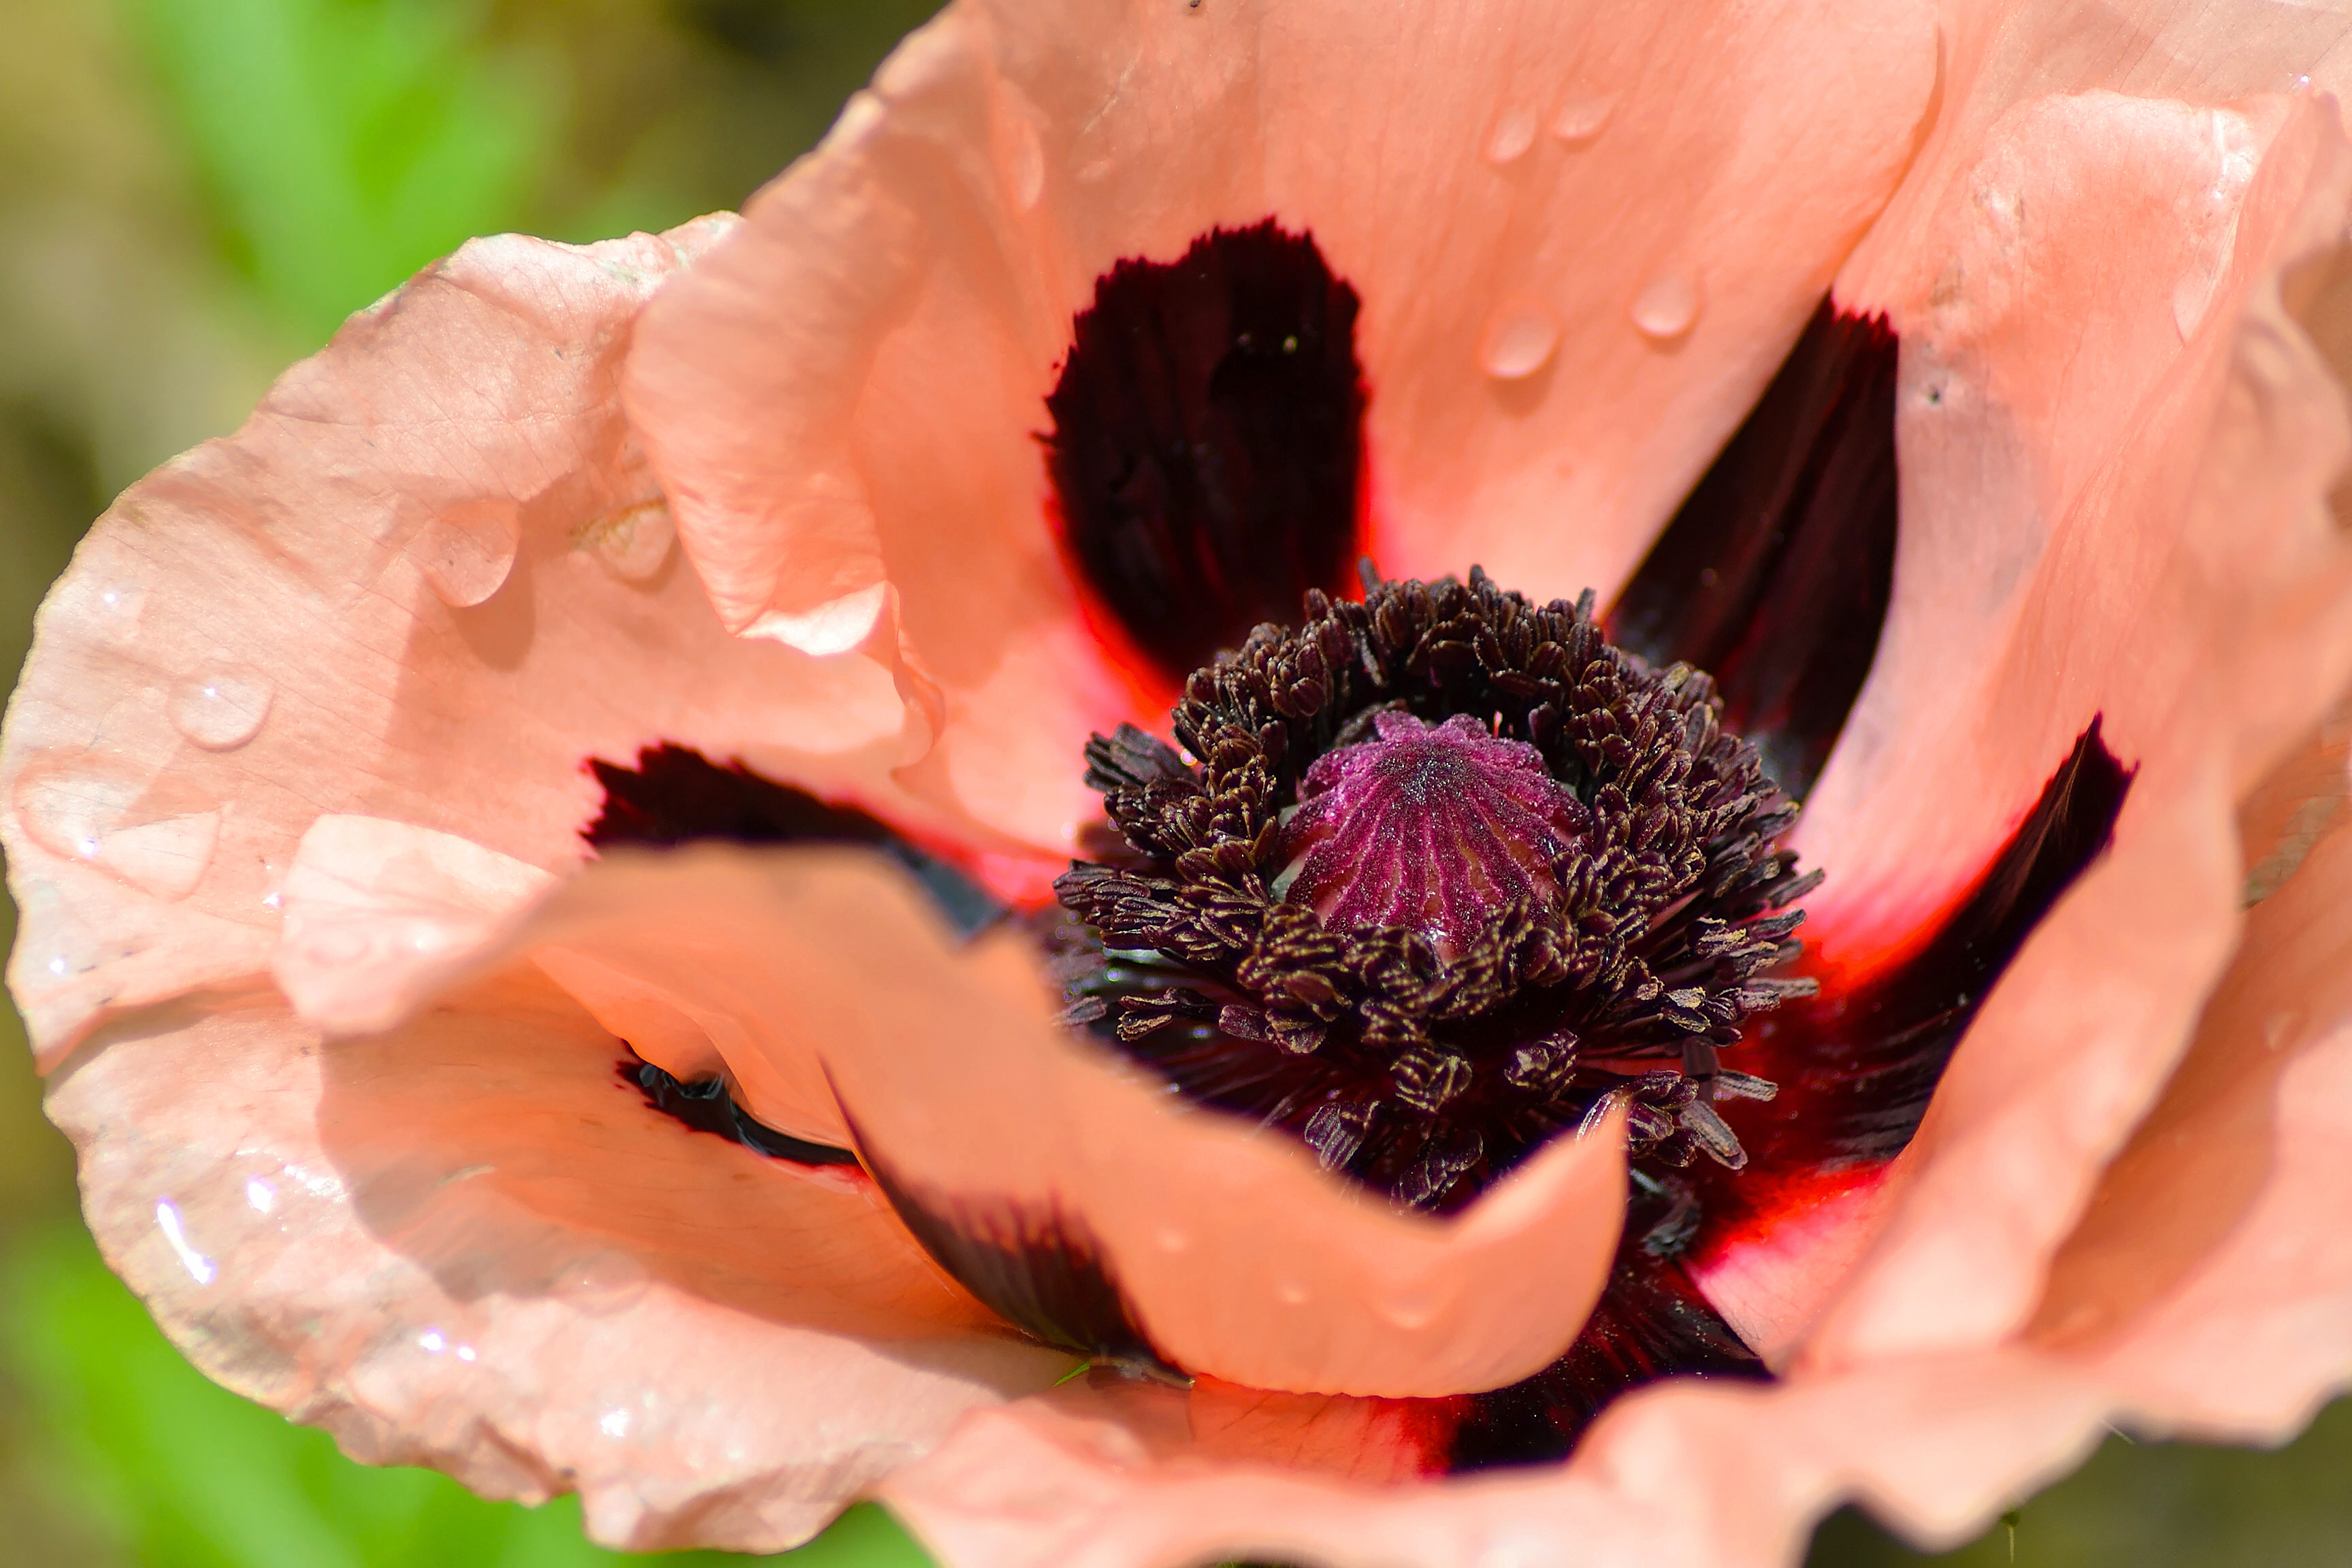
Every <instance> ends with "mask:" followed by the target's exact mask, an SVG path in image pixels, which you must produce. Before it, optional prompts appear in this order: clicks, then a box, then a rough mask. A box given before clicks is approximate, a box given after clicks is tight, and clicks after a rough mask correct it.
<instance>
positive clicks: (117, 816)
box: [14, 754, 220, 899]
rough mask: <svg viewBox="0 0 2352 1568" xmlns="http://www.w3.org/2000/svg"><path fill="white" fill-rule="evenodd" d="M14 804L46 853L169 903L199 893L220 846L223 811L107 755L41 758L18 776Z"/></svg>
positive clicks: (180, 787)
mask: <svg viewBox="0 0 2352 1568" xmlns="http://www.w3.org/2000/svg"><path fill="white" fill-rule="evenodd" d="M14 804H15V805H16V820H17V821H18V822H19V823H20V824H22V825H23V826H24V829H25V832H26V836H27V837H30V838H31V839H32V840H33V842H35V843H36V844H38V845H40V846H41V847H43V848H44V849H47V850H48V851H49V852H50V853H51V854H53V855H57V856H59V857H62V858H66V859H68V860H79V861H82V862H84V863H85V864H89V865H95V866H98V867H100V868H103V869H105V870H107V871H110V872H111V873H113V874H114V875H115V876H117V877H119V878H121V879H122V880H123V881H125V882H128V883H130V884H131V886H132V887H134V888H137V889H141V890H142V891H143V892H148V893H152V894H153V895H155V896H156V897H157V898H161V899H184V898H185V897H187V896H188V894H190V893H191V892H194V890H195V887H196V884H197V883H198V882H200V881H202V880H203V879H204V875H205V869H206V868H208V867H209V866H211V864H212V858H213V851H214V849H215V847H216V846H217V845H218V844H219V841H220V811H219V809H218V808H217V807H216V806H215V805H213V804H212V803H211V802H210V801H209V800H207V799H205V798H204V797H203V796H200V795H196V794H195V793H194V791H193V790H191V789H189V788H188V787H187V786H186V785H184V784H177V783H175V782H173V781H172V780H169V779H164V778H158V777H155V776H152V775H150V774H145V773H141V772H140V771H139V770H137V769H134V768H131V767H130V766H129V765H127V764H125V763H119V762H114V761H111V760H110V759H107V758H104V757H99V756H92V755H89V754H81V755H74V756H66V757H50V758H41V759H37V760H36V761H35V762H34V763H32V764H30V765H29V766H27V767H26V769H25V771H24V772H23V773H20V774H18V775H17V778H16V798H15V803H14Z"/></svg>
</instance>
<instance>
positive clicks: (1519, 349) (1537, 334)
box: [1478, 306, 1559, 381]
mask: <svg viewBox="0 0 2352 1568" xmlns="http://www.w3.org/2000/svg"><path fill="white" fill-rule="evenodd" d="M1558 347H1559V322H1558V321H1554V320H1553V319H1552V316H1551V314H1550V312H1549V311H1547V310H1537V309H1534V308H1532V307H1526V306H1521V307H1515V308H1512V309H1507V310H1501V311H1499V312H1497V313H1496V316H1495V319H1494V320H1493V321H1490V322H1488V323H1487V326H1486V338H1485V339H1484V340H1483V341H1482V342H1480V343H1479V345H1478V363H1479V365H1480V366H1481V367H1482V368H1483V369H1484V370H1485V371H1486V374H1488V375H1491V376H1494V377H1495V378H1496V379H1497V380H1499V381H1517V380H1519V379H1521V378H1522V377H1525V376H1530V375H1533V374H1535V373H1536V372H1538V371H1539V370H1541V369H1542V368H1543V367H1544V365H1545V364H1546V363H1548V362H1549V360H1550V359H1551V355H1552V351H1553V350H1554V349H1556V348H1558Z"/></svg>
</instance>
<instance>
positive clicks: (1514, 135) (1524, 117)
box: [1486, 106, 1536, 168]
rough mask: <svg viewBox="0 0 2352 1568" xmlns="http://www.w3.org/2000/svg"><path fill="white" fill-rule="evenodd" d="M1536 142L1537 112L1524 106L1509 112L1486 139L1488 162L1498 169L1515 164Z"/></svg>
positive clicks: (1496, 122)
mask: <svg viewBox="0 0 2352 1568" xmlns="http://www.w3.org/2000/svg"><path fill="white" fill-rule="evenodd" d="M1535 141H1536V111H1535V110H1532V109H1528V108H1526V107H1524V106H1523V107H1521V108H1518V109H1513V110H1507V111H1505V113H1504V115H1503V117H1502V118H1501V119H1500V120H1497V121H1495V129H1494V131H1493V132H1492V133H1491V134H1490V135H1488V136H1487V138H1486V162H1488V163H1492V164H1494V165H1496V167H1497V168H1499V167H1501V166H1502V165H1503V164H1505V163H1515V162H1517V160H1518V158H1519V157H1520V156H1521V155H1522V154H1523V153H1526V152H1527V150H1528V148H1530V147H1532V146H1534V145H1535Z"/></svg>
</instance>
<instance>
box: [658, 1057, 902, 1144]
mask: <svg viewBox="0 0 2352 1568" xmlns="http://www.w3.org/2000/svg"><path fill="white" fill-rule="evenodd" d="M617 1070H618V1071H619V1073H620V1076H621V1081H622V1082H624V1083H625V1084H627V1085H628V1086H629V1087H630V1088H632V1089H635V1090H636V1091H637V1092H638V1093H639V1094H642V1095H643V1096H645V1100H646V1104H647V1105H649V1106H651V1107H653V1109H655V1110H658V1111H660V1112H661V1113H662V1114H663V1115H665V1116H667V1117H671V1118H673V1119H675V1120H677V1121H683V1122H685V1123H686V1124H687V1125H688V1127H691V1128H692V1129H694V1130H695V1131H697V1132H709V1133H712V1134H715V1135H716V1136H718V1137H720V1138H724V1139H726V1140H727V1141H728V1142H730V1143H740V1144H742V1145H743V1147H745V1148H746V1149H749V1150H751V1152H753V1153H755V1154H765V1155H767V1156H769V1157H770V1158H771V1159H776V1160H789V1161H791V1162H792V1163H794V1164H796V1165H855V1164H856V1163H857V1156H856V1155H855V1154H853V1153H851V1152H849V1151H848V1150H846V1149H836V1148H835V1147H834V1146H833V1145H832V1144H830V1143H817V1142H811V1141H810V1140H808V1139H806V1138H795V1137H793V1135H792V1134H791V1133H789V1132H779V1131H776V1130H775V1129H774V1128H772V1127H771V1126H769V1125H768V1124H767V1123H766V1122H764V1121H757V1120H755V1119H754V1118H753V1117H752V1116H751V1112H749V1111H747V1110H744V1109H743V1108H742V1107H741V1106H740V1105H738V1104H736V1103H735V1097H734V1096H733V1095H731V1094H730V1093H728V1092H727V1080H726V1079H718V1078H705V1079H693V1080H692V1081H690V1082H689V1081H688V1080H686V1079H677V1078H673V1077H672V1076H670V1075H669V1074H668V1073H667V1072H664V1071H663V1070H662V1069H661V1068H657V1067H656V1066H654V1064H653V1063H651V1062H649V1061H644V1060H641V1059H640V1058H638V1057H637V1056H636V1054H635V1052H632V1053H630V1054H629V1055H628V1056H625V1057H624V1058H621V1061H620V1064H619V1068H618V1069H617Z"/></svg>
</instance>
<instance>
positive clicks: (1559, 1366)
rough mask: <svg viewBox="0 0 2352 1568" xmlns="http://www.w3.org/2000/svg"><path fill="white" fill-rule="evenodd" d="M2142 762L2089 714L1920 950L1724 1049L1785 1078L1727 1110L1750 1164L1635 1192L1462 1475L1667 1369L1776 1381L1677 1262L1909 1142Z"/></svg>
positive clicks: (1490, 1417)
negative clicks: (1553, 1358) (1981, 1012)
mask: <svg viewBox="0 0 2352 1568" xmlns="http://www.w3.org/2000/svg"><path fill="white" fill-rule="evenodd" d="M2133 772H2134V770H2132V769H2130V768H2126V766H2124V764H2123V763H2121V762H2119V761H2117V760H2116V755H2115V753H2114V752H2110V751H2108V750H2107V748H2106V744H2105V742H2104V741H2102V740H2101V739H2100V736H2099V721H2098V720H2097V719H2093V720H2092V721H2091V724H2090V727H2089V728H2088V729H2086V730H2084V731H2083V733H2082V735H2081V737H2080V738H2078V739H2077V740H2076V741H2075V742H2074V749H2073V751H2072V752H2069V753H2068V755H2067V757H2066V760H2065V761H2064V762H2063V763H2061V764H2060V765H2059V767H2058V770H2057V772H2056V773H2053V774H2052V775H2051V778H2050V781H2049V783H2048V784H2044V785H2043V786H2042V794H2041V796H2040V798H2039V799H2038V800H2036V801H2035V803H2034V805H2033V809H2032V811H2030V812H2028V813H2027V814H2026V816H2025V820H2024V821H2023V822H2021V823H2020V824H2019V825H2018V826H2017V829H2016V831H2015V832H2013V833H2011V835H2010V837H2009V842H2008V843H2007V844H2006V845H2004V846H2003V847H2002V848H2001V851H2000V854H1999V855H1998V856H1997V857H1995V858H1994V860H1993V863H1992V865H1991V867H1990V868H1988V869H1987V870H1986V872H1985V873H1984V875H1983V876H1982V877H1980V878H1979V879H1978V881H1977V883H1976V885H1975V887H1974V888H1973V889H1970V891H1969V894H1968V896H1967V897H1966V898H1965V899H1963V900H1961V902H1960V904H1959V905H1958V908H1956V909H1955V910H1953V911H1952V913H1951V914H1950V915H1949V916H1948V917H1947V918H1946V919H1945V920H1944V921H1942V923H1941V924H1940V925H1939V926H1938V927H1937V930H1936V931H1935V933H1934V934H1933V935H1932V936H1930V937H1929V938H1928V939H1927V942H1925V943H1924V944H1922V945H1921V946H1920V947H1919V948H1918V949H1917V950H1916V952H1914V953H1913V954H1912V955H1911V956H1910V957H1908V958H1906V959H1905V960H1904V961H1903V962H1902V963H1899V964H1897V965H1896V966H1895V967H1894V968H1892V969H1891V970H1889V971H1887V972H1885V973H1883V974H1880V975H1878V976H1876V977H1875V978H1873V979H1871V980H1869V981H1866V982H1865V983H1864V984H1863V985H1861V986H1860V987H1859V988H1858V989H1853V990H1847V991H1844V992H1843V994H1842V993H1841V992H1840V990H1839V989H1838V988H1837V987H1836V986H1835V985H1834V984H1824V985H1823V987H1822V994H1821V995H1820V996H1819V997H1818V998H1815V999H1811V1000H1805V1001H1797V1002H1790V1003H1787V1004H1784V1005H1782V1006H1781V1007H1780V1008H1779V1009H1778V1010H1777V1011H1774V1012H1770V1013H1767V1014H1765V1015H1763V1016H1762V1017H1761V1018H1760V1019H1759V1020H1758V1026H1757V1027H1756V1029H1755V1032H1754V1034H1753V1035H1752V1036H1751V1037H1750V1038H1749V1039H1748V1040H1747V1041H1744V1042H1742V1043H1741V1044H1740V1045H1738V1046H1737V1047H1732V1048H1731V1049H1729V1050H1728V1051H1727V1052H1726V1053H1725V1064H1726V1065H1727V1066H1730V1067H1736V1068H1738V1069H1739V1070H1740V1071H1742V1072H1748V1073H1754V1074H1757V1075H1759V1076H1760V1077H1763V1078H1768V1079H1772V1080H1773V1081H1774V1082H1776V1083H1778V1084H1779V1085H1780V1094H1779V1096H1778V1097H1777V1098H1776V1099H1774V1100H1770V1101H1769V1102H1763V1103H1759V1102H1757V1101H1753V1100H1739V1101H1730V1102H1727V1103H1724V1104H1722V1105H1720V1106H1719V1107H1718V1109H1719V1110H1721V1111H1722V1113H1723V1117H1724V1120H1725V1121H1728V1122H1730V1123H1731V1125H1732V1128H1733V1130H1734V1131H1737V1132H1738V1134H1739V1140H1740V1142H1741V1143H1742V1144H1744V1145H1745V1146H1746V1148H1747V1150H1748V1168H1747V1169H1746V1170H1745V1171H1739V1172H1733V1171H1727V1170H1723V1169H1721V1168H1720V1167H1717V1166H1715V1165H1712V1164H1709V1163H1706V1162H1700V1163H1697V1164H1695V1165H1694V1166H1692V1167H1691V1168H1690V1169H1689V1170H1688V1171H1685V1172H1683V1173H1679V1175H1677V1176H1676V1177H1675V1178H1673V1181H1675V1182H1676V1183H1680V1184H1686V1185H1685V1187H1684V1189H1683V1190H1684V1194H1685V1195H1684V1197H1683V1199H1682V1201H1681V1203H1680V1204H1676V1203H1674V1202H1671V1201H1668V1200H1666V1199H1665V1198H1664V1197H1662V1196H1654V1197H1652V1198H1649V1199H1643V1198H1639V1197H1637V1198H1636V1200H1635V1202H1634V1203H1633V1205H1631V1206H1630V1208H1629V1210H1628V1213H1627V1217H1626V1230H1625V1234H1626V1241H1625V1244H1624V1245H1623V1247H1621V1248H1620V1251H1619V1254H1618V1261H1617V1269H1616V1272H1615V1273H1614V1274H1613V1275H1612V1277H1611V1279H1610V1283H1609V1286H1608V1289H1606V1290H1605V1291H1604V1292H1603V1294H1602V1296H1601V1304H1600V1305H1599V1306H1598V1307H1597V1308H1596V1309H1595V1310H1594V1311H1593V1315H1592V1320H1591V1322H1590V1323H1588V1324H1587V1325H1586V1327H1585V1331H1584V1332H1583V1334H1582V1335H1580V1337H1579V1338H1578V1340H1577V1342H1576V1344H1575V1346H1574V1347H1573V1348H1572V1349H1571V1350H1570V1352H1569V1353H1568V1354H1567V1355H1566V1356H1564V1357H1563V1358H1561V1359H1560V1360H1559V1362H1557V1363H1554V1364H1553V1365H1552V1366H1550V1367H1549V1368H1547V1369H1545V1370H1544V1371H1543V1372H1541V1373H1537V1374H1536V1375H1535V1376H1534V1377H1532V1378H1529V1379H1528V1380H1527V1381H1526V1382H1524V1383H1519V1384H1513V1385H1512V1386H1511V1387H1509V1388H1505V1389H1498V1390H1496V1391H1495V1392H1494V1393H1491V1394H1475V1395H1472V1396H1471V1397H1469V1398H1468V1399H1467V1400H1465V1402H1464V1405H1463V1415H1462V1418H1461V1425H1460V1426H1459V1427H1458V1428H1457V1429H1456V1431H1455V1434H1454V1442H1453V1446H1452V1450H1451V1454H1450V1460H1451V1463H1452V1464H1453V1466H1454V1468H1463V1469H1475V1468H1485V1467H1489V1466H1495V1465H1510V1464H1533V1463H1540V1462H1543V1461H1546V1460H1551V1459H1557V1458H1561V1457H1563V1456H1564V1455H1566V1454H1567V1452H1568V1451H1569V1449H1570V1447H1573V1445H1574V1443H1575V1441H1576V1438H1577V1437H1578V1436H1579V1435H1580V1434H1581V1432H1582V1431H1583V1429H1584V1427H1585V1426H1587V1425H1589V1424H1590V1423H1591V1419H1592V1417H1593V1416H1595V1415H1599V1414H1600V1412H1601V1410H1602V1409H1604V1408H1606V1407H1607V1406H1608V1405H1609V1404H1610V1403H1611V1401H1612V1400H1613V1399H1615V1398H1616V1397H1617V1396H1618V1395H1620V1394H1626V1393H1630V1392H1631V1391H1633V1389H1636V1388H1639V1387H1641V1386H1643V1384H1649V1383H1653V1382H1655V1381H1656V1380H1657V1379H1659V1378H1662V1377H1667V1376H1675V1375H1696V1376H1701V1377H1742V1378H1758V1377H1763V1376H1765V1375H1767V1373H1766V1372H1765V1370H1764V1367H1763V1365H1762V1363H1760V1362H1759V1361H1758V1360H1757V1359H1756V1358H1755V1357H1754V1356H1753V1355H1752V1354H1749V1353H1748V1350H1747V1348H1746V1347H1745V1346H1744V1345H1742V1344H1741V1343H1740V1342H1739V1339H1738V1336H1737V1335H1736V1334H1734V1333H1733V1332H1732V1331H1731V1330H1730V1328H1729V1326H1728V1325H1727V1324H1726V1323H1725V1322H1724V1321H1723V1320H1722V1319H1721V1318H1720V1317H1718V1316H1717V1314H1716V1312H1715V1310H1714V1309H1713V1308H1712V1307H1710V1306H1708V1305H1707V1303H1706V1299H1705V1298H1704V1297H1703V1296H1701V1295H1700V1294H1699V1293H1698V1290H1697V1289H1696V1287H1695V1286H1694V1285H1693V1284H1692V1283H1691V1280H1690V1278H1689V1275H1688V1274H1687V1272H1686V1271H1685V1268H1684V1267H1683V1263H1682V1261H1681V1259H1682V1258H1684V1257H1685V1256H1693V1255H1704V1253H1705V1252H1706V1248H1707V1247H1708V1246H1709V1245H1710V1243H1711V1242H1713V1241H1716V1240H1718V1239H1720V1238H1721V1237H1722V1236H1723V1235H1724V1234H1725V1233H1726V1232H1727V1229H1728V1228H1729V1227H1731V1226H1736V1225H1738V1223H1740V1222H1741V1221H1743V1220H1747V1219H1749V1218H1752V1217H1754V1216H1756V1215H1759V1214H1762V1213H1767V1212H1769V1211H1770V1209H1771V1208H1772V1207H1773V1206H1774V1205H1775V1204H1776V1202H1779V1201H1784V1200H1791V1199H1797V1200H1801V1198H1803V1197H1804V1196H1806V1195H1809V1188H1810V1184H1811V1181H1812V1180H1813V1179H1814V1178H1817V1177H1819V1176H1820V1175H1822V1173H1834V1172H1839V1171H1853V1170H1861V1169H1865V1168H1868V1167H1871V1166H1874V1165H1878V1164H1882V1163H1885V1162H1886V1161H1888V1160H1891V1159H1893V1158H1894V1157H1895V1155H1896V1154H1898V1153H1900V1152H1902V1151H1903V1148H1904V1146H1905V1145H1906V1144H1907V1143H1909V1142H1911V1136H1912V1134H1913V1133H1914V1132H1916V1131H1918V1127H1919V1121H1920V1119H1921V1118H1922V1117H1923V1116H1925V1115H1926V1114H1927V1101H1928V1099H1929V1097H1931V1096H1932V1095H1933V1094H1934V1093H1935V1090H1936V1084H1937V1080H1938V1079H1941V1078H1942V1077H1943V1072H1944V1067H1945V1064H1946V1063H1947V1062H1948V1061H1949V1060H1950V1059H1951V1054H1952V1050H1953V1047H1956V1046H1957V1045H1958V1043H1959V1038H1960V1036H1961V1034H1962V1033H1963V1032H1965V1031H1966V1029H1967V1028H1968V1026H1969V1020H1970V1019H1971V1018H1973V1017H1974V1016H1975V1015H1976V1010H1977V1007H1978V1005H1979V1004H1980V1003H1981V1002H1982V1001H1983V999H1984V995H1985V993H1986V992H1987V991H1989V990H1990V989H1991V987H1992V984H1993V982H1994V981H1996V980H1997V979H1999V978H2000V973H2001V971H2002V970H2003V969H2005V968H2006V967H2007V966H2008V964H2009V962H2010V960H2011V959H2012V958H2013V957H2015V956H2016V954H2017V951H2018V949H2019V948H2020V947H2021V946H2023V945H2024V942H2025V939H2026V938H2027V937H2028V936H2029V935H2031V934H2032V931H2033V928H2034V927H2035V926H2036V925H2037V924H2039V923H2040V922H2041V920H2042V916H2043V915H2044V914H2046V913H2048V912H2049V910H2050V907H2051V906H2052V905H2053V904H2054V903H2055V902H2057V900H2058V898H2059V895H2061V894H2062V893H2063V892H2064V891H2065V890H2066V889H2067V888H2069V887H2071V886H2072V885H2073V884H2074V879H2076V878H2077V877H2079V876H2081V875H2082V874H2083V872H2084V870H2085V869H2086V868H2089V866H2090V864H2091V863H2092V862H2093V861H2094V860H2095V859H2096V858H2098V857H2099V855H2100V853H2101V852H2102V851H2104V850H2105V848H2106V847H2107V845H2108V843H2109V841H2110V840H2111V838H2112V837H2113V835H2114V831H2115V824H2116V816H2117V815H2118V814H2119V813H2120V812H2121V811H2122V810H2123V805H2124V798H2125V796H2126V795H2127V794H2128V793H2129V792H2130V789H2131V783H2132V777H2133ZM1694 1201H1695V1206H1686V1205H1692V1204H1693V1203H1694Z"/></svg>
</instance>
